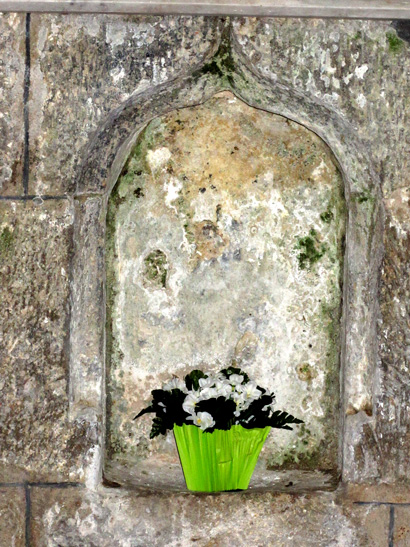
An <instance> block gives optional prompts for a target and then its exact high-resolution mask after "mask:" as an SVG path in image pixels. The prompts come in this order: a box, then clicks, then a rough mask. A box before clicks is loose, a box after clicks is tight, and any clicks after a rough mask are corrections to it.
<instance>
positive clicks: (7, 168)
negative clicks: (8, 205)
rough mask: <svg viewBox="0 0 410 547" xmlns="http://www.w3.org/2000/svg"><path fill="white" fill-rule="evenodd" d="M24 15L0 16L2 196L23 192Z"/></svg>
mask: <svg viewBox="0 0 410 547" xmlns="http://www.w3.org/2000/svg"><path fill="white" fill-rule="evenodd" d="M25 22H26V17H25V15H24V14H17V13H0V150H1V154H0V195H3V196H4V195H14V196H19V195H21V194H22V193H23V181H22V176H23V143H24V121H23V118H24V113H23V96H24V70H25V29H26V23H25Z"/></svg>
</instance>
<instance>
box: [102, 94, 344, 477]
mask: <svg viewBox="0 0 410 547" xmlns="http://www.w3.org/2000/svg"><path fill="white" fill-rule="evenodd" d="M344 224H345V215H344V201H343V183H342V179H341V177H340V175H339V172H338V169H337V166H336V165H335V163H334V161H333V160H332V156H331V154H330V151H329V149H328V148H327V147H326V145H324V143H323V142H321V141H320V139H319V138H318V137H317V136H316V135H314V134H313V133H309V132H308V131H307V130H306V129H305V128H303V127H301V126H298V125H297V124H295V123H293V122H290V121H289V120H286V119H285V118H282V117H279V116H274V115H272V114H268V113H266V112H263V111H261V110H256V109H252V108H249V107H248V106H247V105H245V104H244V103H242V101H239V100H238V99H236V98H235V97H234V96H233V95H232V94H231V93H227V92H226V93H223V94H220V95H217V96H216V97H214V98H213V99H211V100H210V101H208V102H206V103H205V104H204V105H202V106H200V107H194V108H188V109H183V110H178V111H176V112H173V113H171V114H169V115H168V116H167V117H164V118H160V119H158V120H155V121H154V122H152V123H151V124H150V125H149V126H148V128H147V129H146V130H145V131H144V133H143V134H142V135H141V136H140V138H139V140H138V143H137V145H136V148H135V150H134V151H133V152H132V154H131V157H130V160H129V162H128V164H127V167H126V168H125V169H124V172H123V175H122V176H121V178H120V181H119V183H118V187H117V188H116V189H115V191H114V193H113V197H112V201H111V204H110V206H109V209H108V229H109V233H108V236H107V241H108V248H109V250H108V255H107V268H108V274H107V278H108V280H109V281H108V289H107V290H108V302H109V314H110V323H111V325H112V327H111V328H112V340H111V343H110V347H109V351H110V352H112V355H108V356H107V359H108V360H109V362H110V373H109V374H110V385H109V388H108V389H109V390H110V393H109V396H110V400H111V401H112V402H111V408H110V424H109V429H110V441H109V453H111V454H113V457H115V458H118V459H120V460H126V461H128V464H129V465H133V466H134V467H135V468H136V469H138V473H141V472H142V468H143V465H142V461H144V460H146V459H147V458H150V457H151V456H152V455H153V454H154V456H155V455H156V456H157V457H160V458H161V461H162V460H163V458H166V457H167V455H168V458H170V462H169V463H176V462H178V455H177V454H176V452H175V447H174V443H173V442H172V441H171V439H170V438H169V437H170V436H172V433H169V435H168V438H163V439H159V440H158V441H156V442H154V443H150V444H151V446H152V447H153V448H151V446H150V447H147V439H148V437H149V434H148V433H149V427H150V423H151V419H150V417H146V418H144V419H142V420H140V421H138V422H136V423H135V422H132V421H131V417H132V416H133V415H135V414H137V413H138V412H139V411H140V410H141V408H142V407H143V405H144V401H145V402H146V401H147V400H148V398H149V395H150V391H151V390H152V389H156V388H158V387H160V386H161V384H162V382H163V381H165V380H166V379H168V378H170V377H171V374H177V375H178V374H179V375H180V377H182V376H183V375H184V374H186V373H187V372H188V371H189V370H192V368H197V367H202V368H205V369H208V370H219V369H220V368H223V367H224V366H227V365H229V364H231V363H232V362H233V363H236V364H237V365H239V366H241V367H243V368H244V370H245V371H246V372H247V373H248V374H249V375H250V376H251V377H252V378H254V379H255V380H256V381H257V383H258V384H260V385H262V386H263V387H265V388H266V389H269V390H270V391H272V390H273V391H275V392H277V405H278V408H283V409H285V410H287V411H288V412H291V413H292V414H294V415H296V416H301V417H302V418H303V419H304V421H305V424H304V425H303V426H302V427H301V428H295V431H293V432H292V433H289V432H282V431H272V434H271V435H270V436H269V437H268V439H267V442H266V444H265V447H264V450H263V454H262V457H261V459H263V460H264V461H265V462H266V465H267V466H268V467H269V468H275V467H277V466H283V465H285V466H291V467H294V466H296V467H298V468H313V469H314V468H319V469H321V470H333V471H336V470H337V460H338V455H337V452H338V432H339V419H338V413H337V412H335V408H336V409H337V406H338V397H339V381H338V379H339V353H340V344H339V340H338V335H337V334H336V333H338V332H339V325H340V300H341V277H342V276H341V272H342V270H343V268H342V264H343V261H342V239H343V236H344ZM141 460H142V461H141Z"/></svg>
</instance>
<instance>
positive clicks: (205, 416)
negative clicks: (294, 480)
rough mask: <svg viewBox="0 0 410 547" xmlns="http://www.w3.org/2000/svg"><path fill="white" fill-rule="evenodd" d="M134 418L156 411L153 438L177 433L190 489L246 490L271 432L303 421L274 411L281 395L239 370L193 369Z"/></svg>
mask: <svg viewBox="0 0 410 547" xmlns="http://www.w3.org/2000/svg"><path fill="white" fill-rule="evenodd" d="M151 394H152V402H151V403H150V404H149V406H148V407H146V408H144V409H143V410H141V412H140V413H139V414H138V415H137V416H135V418H134V419H136V418H139V417H140V416H142V415H143V414H146V413H148V412H152V413H155V415H156V416H155V418H154V419H153V423H152V429H151V434H150V438H151V439H152V438H154V437H156V436H157V435H160V434H165V433H166V432H167V431H168V430H171V429H173V430H174V435H175V440H176V443H177V447H178V452H179V456H180V459H181V464H182V468H183V471H184V475H185V481H186V483H187V487H188V489H189V490H195V491H202V492H215V491H222V490H246V488H248V485H249V481H250V478H251V476H252V473H253V470H254V468H255V465H256V461H257V459H258V456H259V453H260V451H261V449H262V446H263V444H264V442H265V440H266V437H267V436H268V433H269V431H270V429H271V428H272V427H273V428H278V429H292V428H291V427H290V425H289V424H300V423H302V420H299V419H298V418H295V417H293V416H291V415H290V414H288V413H286V412H284V411H280V410H274V402H275V395H274V394H273V393H268V392H267V391H266V389H264V388H262V387H260V386H258V385H257V384H256V383H255V382H253V381H251V380H250V379H249V377H248V375H247V374H246V373H245V372H243V371H242V370H240V369H239V368H235V367H229V368H226V369H223V370H221V371H220V372H218V373H207V374H206V373H204V372H202V371H201V370H193V371H192V372H191V373H190V374H188V375H187V376H185V379H184V380H180V379H179V378H176V377H174V378H173V379H172V380H170V381H169V382H167V383H166V384H164V385H163V386H162V389H154V390H153V391H152V392H151Z"/></svg>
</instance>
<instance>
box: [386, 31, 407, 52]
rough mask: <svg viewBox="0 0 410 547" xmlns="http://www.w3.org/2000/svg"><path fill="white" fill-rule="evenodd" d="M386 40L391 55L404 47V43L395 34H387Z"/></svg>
mask: <svg viewBox="0 0 410 547" xmlns="http://www.w3.org/2000/svg"><path fill="white" fill-rule="evenodd" d="M386 38H387V43H388V45H389V51H390V52H391V53H398V52H399V51H401V49H402V47H403V45H404V42H403V40H401V39H400V38H399V37H398V36H397V34H396V33H395V32H393V31H390V32H387V33H386Z"/></svg>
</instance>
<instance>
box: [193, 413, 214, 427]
mask: <svg viewBox="0 0 410 547" xmlns="http://www.w3.org/2000/svg"><path fill="white" fill-rule="evenodd" d="M187 420H192V421H193V422H194V424H195V425H197V426H198V427H200V428H201V429H202V430H205V429H208V428H209V427H213V426H214V425H215V420H214V419H213V418H212V416H211V415H210V414H209V412H198V414H194V415H193V416H189V417H188V418H187Z"/></svg>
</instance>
